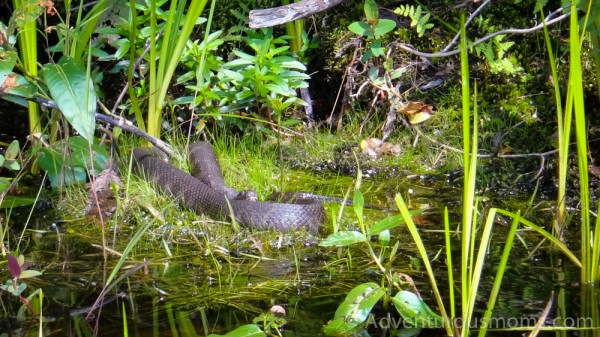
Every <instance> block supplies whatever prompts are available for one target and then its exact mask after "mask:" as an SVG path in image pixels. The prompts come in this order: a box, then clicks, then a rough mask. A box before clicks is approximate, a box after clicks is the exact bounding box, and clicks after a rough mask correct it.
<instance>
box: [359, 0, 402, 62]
mask: <svg viewBox="0 0 600 337" xmlns="http://www.w3.org/2000/svg"><path fill="white" fill-rule="evenodd" d="M364 10H365V16H366V17H367V21H366V22H364V21H357V22H353V23H351V24H350V25H349V26H348V30H349V31H351V32H353V33H354V34H358V35H362V36H365V37H366V38H367V43H368V46H369V48H368V49H367V51H365V53H364V54H363V57H362V61H363V62H367V61H368V60H369V59H370V58H371V57H384V56H385V50H386V49H385V48H384V47H383V46H382V42H381V38H382V37H383V36H384V35H385V34H387V33H389V32H391V31H392V30H393V29H394V28H396V23H395V22H394V21H392V20H389V19H379V9H378V7H377V3H375V1H374V0H365V4H364Z"/></svg>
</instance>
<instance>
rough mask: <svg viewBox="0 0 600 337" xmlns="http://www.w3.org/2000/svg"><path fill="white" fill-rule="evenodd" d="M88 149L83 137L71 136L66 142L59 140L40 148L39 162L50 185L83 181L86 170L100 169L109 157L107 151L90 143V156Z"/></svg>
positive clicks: (93, 172)
mask: <svg viewBox="0 0 600 337" xmlns="http://www.w3.org/2000/svg"><path fill="white" fill-rule="evenodd" d="M89 149H90V146H89V145H88V143H87V140H85V139H84V138H83V137H71V138H69V140H68V142H65V141H60V142H57V143H55V144H53V145H52V147H50V148H43V149H41V150H40V152H39V156H38V160H39V164H40V167H41V168H42V169H44V170H46V171H47V172H48V177H49V178H50V183H51V185H52V187H58V186H61V185H69V184H71V183H84V182H85V181H86V180H87V174H86V172H87V171H88V170H92V169H93V171H92V174H98V173H99V172H100V171H102V169H103V168H104V163H105V162H106V161H107V160H108V158H109V155H108V152H106V150H105V149H104V148H103V147H101V146H99V145H97V144H92V145H91V149H92V155H91V156H90V152H89ZM90 159H91V161H90Z"/></svg>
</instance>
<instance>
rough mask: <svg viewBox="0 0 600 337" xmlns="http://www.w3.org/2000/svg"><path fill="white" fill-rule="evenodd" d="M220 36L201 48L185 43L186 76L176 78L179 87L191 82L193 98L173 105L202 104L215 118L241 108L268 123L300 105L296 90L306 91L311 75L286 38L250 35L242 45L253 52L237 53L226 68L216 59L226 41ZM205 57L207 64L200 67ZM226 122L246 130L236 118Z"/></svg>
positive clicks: (265, 32)
mask: <svg viewBox="0 0 600 337" xmlns="http://www.w3.org/2000/svg"><path fill="white" fill-rule="evenodd" d="M221 34H222V33H221V32H220V31H218V32H214V33H212V34H211V35H210V36H209V37H208V39H207V40H206V41H203V42H202V43H199V42H198V41H195V42H191V43H188V48H187V50H186V52H185V53H184V55H183V62H182V63H183V64H184V65H185V66H186V69H187V70H188V71H187V72H186V73H185V74H183V75H182V76H180V77H179V78H178V83H182V84H186V83H188V82H189V81H191V80H192V79H194V78H195V80H196V81H195V82H196V85H190V84H188V85H187V86H186V88H187V89H190V90H192V91H193V92H194V95H193V96H185V97H181V98H179V99H177V100H175V101H174V102H173V103H174V104H189V103H192V104H194V105H197V104H202V105H203V106H204V109H205V110H206V111H207V112H208V113H211V114H213V115H214V116H215V117H216V118H218V119H221V118H222V117H223V116H225V115H224V114H228V113H233V112H237V111H239V110H241V109H244V110H247V111H248V112H250V113H251V114H252V115H254V116H256V117H265V118H267V119H268V120H269V121H271V120H272V119H273V118H276V119H278V118H279V117H282V116H283V112H284V111H285V110H286V109H287V108H290V107H292V108H297V107H299V106H301V105H302V104H304V101H302V100H301V99H300V98H298V97H297V94H296V90H297V89H300V88H306V87H308V83H307V82H306V81H307V80H308V79H309V76H308V75H306V74H305V73H304V71H306V67H305V66H304V64H302V63H301V62H300V61H298V60H296V58H295V57H294V56H293V52H291V51H290V50H289V49H290V47H289V45H288V43H287V39H288V37H285V36H284V37H274V36H273V31H272V30H271V29H263V30H260V31H257V32H252V31H248V32H247V34H248V37H247V38H245V39H244V40H243V41H244V42H245V43H246V45H247V46H248V47H249V49H250V50H251V51H252V52H253V53H247V52H245V51H242V50H238V49H236V50H234V51H233V55H235V56H236V58H234V59H233V60H231V61H229V62H227V63H224V62H223V60H222V58H221V57H219V56H217V55H216V54H215V52H216V50H217V47H219V46H220V45H221V44H223V42H224V40H223V39H222V37H221ZM203 52H205V53H206V62H205V66H204V67H202V68H200V67H199V64H200V56H201V55H202V53H203ZM229 122H230V123H234V124H237V125H238V126H239V127H242V128H243V125H244V124H243V123H242V122H241V121H240V120H239V119H231V120H229Z"/></svg>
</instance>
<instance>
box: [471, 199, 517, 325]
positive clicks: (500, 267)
mask: <svg viewBox="0 0 600 337" xmlns="http://www.w3.org/2000/svg"><path fill="white" fill-rule="evenodd" d="M495 217H496V209H495V208H492V209H490V212H489V213H488V220H489V219H490V218H491V219H492V221H493V219H494V218H495ZM520 220H521V213H520V211H518V212H517V214H516V216H515V217H514V218H513V221H512V224H511V226H510V231H509V232H508V236H507V237H506V244H505V245H504V250H503V251H502V257H501V259H500V264H499V265H498V271H497V272H496V277H495V278H494V285H493V286H492V291H491V292H490V297H489V300H488V304H487V309H486V311H485V314H484V316H483V319H482V326H481V329H480V330H479V337H484V336H485V335H486V333H487V328H488V323H489V320H490V317H491V316H492V311H493V310H494V306H495V304H496V299H497V298H498V293H499V292H500V284H501V283H502V279H503V278H504V271H505V270H506V265H507V263H508V257H509V255H510V251H511V250H512V247H513V242H514V239H515V235H516V233H517V228H518V226H519V222H520Z"/></svg>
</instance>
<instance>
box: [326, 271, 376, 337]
mask: <svg viewBox="0 0 600 337" xmlns="http://www.w3.org/2000/svg"><path fill="white" fill-rule="evenodd" d="M385 292H386V289H385V288H382V287H380V286H379V285H378V284H377V283H374V282H369V283H363V284H361V285H358V286H356V287H355V288H354V289H352V290H351V291H350V292H349V293H348V295H347V296H346V299H344V302H342V303H341V304H340V305H339V307H338V308H337V310H336V311H335V315H334V318H333V320H331V321H330V322H329V323H327V325H326V326H325V327H324V328H323V331H324V332H325V334H326V335H328V336H333V335H341V334H348V333H350V332H352V331H355V330H356V329H357V328H360V326H361V325H362V324H363V323H364V322H365V321H366V320H367V319H368V318H369V314H370V313H371V310H372V309H373V307H374V306H375V304H377V302H379V300H380V299H381V297H383V295H385Z"/></svg>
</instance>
